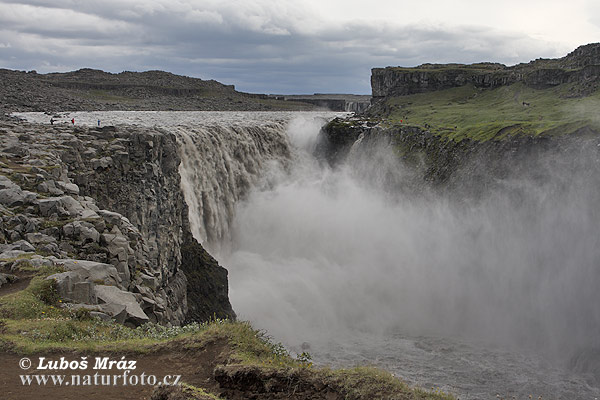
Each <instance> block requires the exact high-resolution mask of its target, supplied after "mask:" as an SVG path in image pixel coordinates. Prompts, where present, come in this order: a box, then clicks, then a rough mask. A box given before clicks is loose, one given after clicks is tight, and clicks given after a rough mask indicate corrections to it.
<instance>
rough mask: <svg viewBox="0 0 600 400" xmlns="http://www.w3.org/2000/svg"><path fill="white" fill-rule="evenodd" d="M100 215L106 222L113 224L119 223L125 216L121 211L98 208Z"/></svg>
mask: <svg viewBox="0 0 600 400" xmlns="http://www.w3.org/2000/svg"><path fill="white" fill-rule="evenodd" d="M97 213H98V215H100V216H101V217H102V218H103V219H104V221H106V223H108V224H111V225H117V226H118V225H119V224H120V223H121V218H123V216H122V215H121V214H119V213H116V212H112V211H108V210H98V211H97Z"/></svg>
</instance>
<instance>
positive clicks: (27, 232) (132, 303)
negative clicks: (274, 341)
mask: <svg viewBox="0 0 600 400" xmlns="http://www.w3.org/2000/svg"><path fill="white" fill-rule="evenodd" d="M1 129H2V133H3V134H2V137H1V139H0V152H1V154H0V156H1V161H2V165H1V169H0V175H1V178H2V188H1V190H0V192H1V193H0V195H1V196H0V203H1V206H0V207H2V208H1V209H0V211H1V214H2V226H1V227H0V228H1V229H0V243H1V244H0V245H1V246H3V247H2V248H1V249H0V250H1V251H2V252H3V253H4V252H6V251H8V252H10V251H13V252H14V251H15V250H17V251H20V252H21V253H18V254H16V253H10V254H4V258H2V257H0V258H2V259H3V260H4V261H3V262H4V263H5V264H6V263H11V265H9V266H8V267H10V268H12V267H13V266H12V264H14V263H15V262H21V261H19V260H21V259H24V260H27V263H29V264H31V263H33V264H36V265H37V264H39V265H42V264H44V265H45V264H52V265H59V266H60V267H61V268H63V269H64V272H62V273H61V274H58V276H54V277H53V279H57V282H58V287H59V291H60V292H61V294H62V295H63V297H65V298H66V299H67V300H68V301H70V302H71V303H72V304H86V305H87V306H89V307H86V308H88V309H90V310H91V311H93V312H98V313H100V314H103V315H104V316H107V317H112V318H114V319H116V320H118V321H119V322H125V323H130V324H132V325H138V324H140V323H144V322H147V321H150V322H158V323H161V324H181V323H182V322H183V321H185V320H186V319H201V318H202V317H201V315H202V316H206V317H208V316H209V313H208V311H207V312H205V313H204V314H198V313H195V314H194V315H193V316H192V317H191V318H190V316H188V309H190V308H191V309H193V310H196V309H198V308H202V307H204V308H205V309H208V308H210V307H214V308H215V310H213V312H212V313H210V316H212V315H213V314H218V315H219V317H222V318H226V317H234V315H235V314H234V313H233V311H232V309H231V305H230V304H229V300H228V298H227V271H226V270H225V269H223V268H222V267H220V266H219V265H218V264H217V263H216V261H214V259H212V257H210V256H209V255H206V256H205V257H204V258H203V259H202V260H200V261H198V260H195V259H194V258H193V257H194V254H197V253H198V252H199V251H200V250H199V249H201V246H200V245H199V244H198V243H197V242H196V241H195V240H194V239H193V238H191V234H190V232H189V224H188V222H187V217H188V215H187V214H188V213H187V206H186V204H185V201H184V198H183V195H182V192H181V188H180V176H179V173H178V166H179V163H180V159H179V156H178V152H177V141H176V139H175V136H174V135H172V134H169V133H168V132H164V131H159V130H156V129H146V128H136V127H119V128H114V127H106V128H102V129H94V128H83V127H71V126H66V125H61V126H42V125H32V124H26V123H17V122H3V123H2V127H1ZM184 244H185V246H184ZM15 246H16V247H15ZM31 260H38V261H31ZM190 260H193V262H192V261H190ZM193 268H196V269H198V270H202V273H205V274H207V276H208V275H209V276H210V282H208V280H206V281H202V280H199V279H198V277H197V276H196V275H198V274H192V272H193ZM184 270H187V271H188V273H190V275H194V279H193V281H192V282H189V281H188V278H187V277H186V273H184ZM190 283H191V284H190ZM196 285H205V287H197V286H196ZM106 286H109V287H110V288H109V289H107V288H106ZM196 291H200V292H201V293H202V296H197V295H195V294H194V295H192V296H191V298H192V300H191V301H190V298H189V293H195V292H196ZM198 303H202V304H198ZM206 304H208V306H206ZM217 305H218V309H217Z"/></svg>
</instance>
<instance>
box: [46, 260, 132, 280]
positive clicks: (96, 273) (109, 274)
mask: <svg viewBox="0 0 600 400" xmlns="http://www.w3.org/2000/svg"><path fill="white" fill-rule="evenodd" d="M56 264H57V265H60V266H62V267H63V268H65V269H66V270H68V271H72V272H75V273H77V274H78V275H79V277H80V278H81V279H80V281H84V280H87V281H90V282H94V283H96V284H99V285H120V284H121V278H120V277H119V273H118V272H117V269H116V268H115V267H114V266H113V265H110V264H103V263H99V262H95V261H87V260H72V259H65V260H57V262H56Z"/></svg>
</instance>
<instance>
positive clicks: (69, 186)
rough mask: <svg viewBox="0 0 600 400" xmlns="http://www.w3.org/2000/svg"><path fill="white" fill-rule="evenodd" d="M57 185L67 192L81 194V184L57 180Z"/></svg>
mask: <svg viewBox="0 0 600 400" xmlns="http://www.w3.org/2000/svg"><path fill="white" fill-rule="evenodd" d="M56 186H57V187H58V188H59V189H61V190H63V191H64V192H65V193H68V194H73V195H79V186H77V185H76V184H74V183H68V182H61V181H57V182H56Z"/></svg>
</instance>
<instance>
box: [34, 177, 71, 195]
mask: <svg viewBox="0 0 600 400" xmlns="http://www.w3.org/2000/svg"><path fill="white" fill-rule="evenodd" d="M37 190H38V191H39V192H42V193H50V194H51V195H53V196H62V195H64V194H65V192H64V191H62V190H60V189H59V188H58V187H56V183H55V182H54V181H53V180H49V181H45V182H42V183H40V184H39V185H38V186H37Z"/></svg>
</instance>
